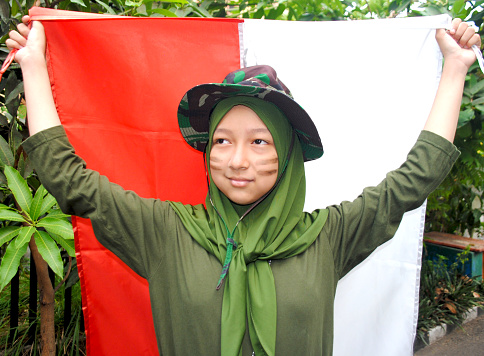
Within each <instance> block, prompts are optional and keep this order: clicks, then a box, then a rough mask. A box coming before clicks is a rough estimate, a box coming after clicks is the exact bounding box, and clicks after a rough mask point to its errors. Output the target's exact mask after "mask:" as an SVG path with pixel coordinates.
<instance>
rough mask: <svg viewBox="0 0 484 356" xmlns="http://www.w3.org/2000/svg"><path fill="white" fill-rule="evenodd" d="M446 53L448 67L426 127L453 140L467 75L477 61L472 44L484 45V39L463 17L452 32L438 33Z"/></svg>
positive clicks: (443, 31) (454, 21)
mask: <svg viewBox="0 0 484 356" xmlns="http://www.w3.org/2000/svg"><path fill="white" fill-rule="evenodd" d="M435 37H436V39H437V42H438V43H439V46H440V50H441V51H442V54H443V55H444V68H443V71H442V78H441V79H440V84H439V88H438V90H437V94H436V97H435V100H434V103H433V105H432V110H431V111H430V115H429V117H428V119H427V122H426V124H425V127H424V130H427V131H431V132H434V133H436V134H438V135H440V136H442V137H444V138H446V139H447V140H449V141H450V142H453V140H454V136H455V130H456V128H457V122H458V120H459V111H460V106H461V100H462V92H463V90H464V81H465V76H466V74H467V71H468V69H469V67H470V66H471V65H472V63H474V61H475V60H476V56H475V54H474V52H473V51H472V49H471V47H472V46H473V45H477V46H479V47H480V45H481V38H480V36H479V35H478V34H476V33H475V31H474V29H473V28H472V27H469V25H468V24H466V23H464V22H462V21H461V20H460V19H454V20H453V21H452V28H451V29H450V30H448V31H445V30H437V33H436V35H435Z"/></svg>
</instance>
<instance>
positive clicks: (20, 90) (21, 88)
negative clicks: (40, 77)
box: [5, 82, 24, 105]
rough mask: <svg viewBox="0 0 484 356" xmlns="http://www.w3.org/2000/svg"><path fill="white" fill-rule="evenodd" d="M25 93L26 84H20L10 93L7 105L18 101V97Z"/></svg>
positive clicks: (6, 101)
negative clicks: (15, 100)
mask: <svg viewBox="0 0 484 356" xmlns="http://www.w3.org/2000/svg"><path fill="white" fill-rule="evenodd" d="M23 92H24V82H19V83H18V84H17V86H16V87H15V89H13V90H12V91H11V92H10V93H8V95H7V98H6V99H5V105H7V104H10V103H11V102H12V100H14V99H17V98H18V96H19V95H20V94H21V93H23Z"/></svg>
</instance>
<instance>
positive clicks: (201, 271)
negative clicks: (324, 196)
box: [24, 126, 459, 356]
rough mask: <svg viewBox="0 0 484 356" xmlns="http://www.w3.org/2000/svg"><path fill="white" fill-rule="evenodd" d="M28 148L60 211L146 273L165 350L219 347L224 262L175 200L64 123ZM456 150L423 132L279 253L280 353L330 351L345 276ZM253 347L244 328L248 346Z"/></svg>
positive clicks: (200, 351) (246, 351)
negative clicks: (290, 250) (129, 176)
mask: <svg viewBox="0 0 484 356" xmlns="http://www.w3.org/2000/svg"><path fill="white" fill-rule="evenodd" d="M24 148H25V150H26V151H27V153H28V155H29V156H30V158H31V159H32V161H33V162H34V165H35V169H36V171H37V174H38V175H39V177H40V180H41V181H42V183H43V184H44V186H45V187H46V188H47V190H48V191H49V192H51V193H52V194H53V195H54V196H55V197H56V199H57V201H58V203H59V205H60V207H61V208H62V210H63V211H64V212H65V213H67V214H73V215H77V216H80V217H84V218H90V219H91V222H92V225H93V228H94V232H95V234H96V237H97V238H98V240H99V241H100V242H101V243H102V244H103V245H104V246H105V247H106V248H108V249H109V250H111V251H112V252H114V253H115V254H116V255H117V256H118V257H119V258H120V259H121V260H123V261H124V262H125V263H126V264H127V265H128V266H130V267H131V268H132V269H133V270H134V271H135V272H136V273H138V274H139V275H141V276H142V277H144V278H146V279H147V280H148V282H149V290H150V297H151V308H152V312H153V319H154V323H155V331H156V336H157V341H158V348H159V351H160V354H164V355H217V354H219V353H220V318H221V316H220V315H221V306H222V295H223V290H219V291H216V290H215V286H214V281H217V280H218V278H219V275H220V268H221V265H220V262H219V261H218V260H217V259H216V258H215V257H214V256H212V255H210V254H208V253H207V251H205V250H204V249H203V248H202V247H201V246H200V245H198V244H197V242H195V241H194V240H193V239H192V238H191V236H190V235H189V234H188V232H187V231H186V229H185V227H184V226H183V224H182V223H181V221H180V219H179V218H178V216H177V215H176V213H175V212H174V211H173V209H172V208H171V207H170V204H169V203H168V202H166V201H160V200H156V199H143V198H140V197H139V196H138V195H136V193H134V192H132V191H126V190H124V189H122V188H121V187H120V186H118V185H116V184H113V183H110V182H109V181H108V179H107V178H106V177H104V176H101V175H99V174H98V173H97V172H95V171H92V170H88V169H86V168H85V163H84V161H83V160H82V159H81V158H79V157H78V156H76V155H75V154H74V149H73V148H72V146H71V145H70V143H69V141H68V139H67V137H66V135H65V132H64V129H63V127H61V126H57V127H54V128H51V129H48V130H45V131H42V132H40V133H38V134H36V135H34V136H32V137H31V138H29V139H28V140H27V141H26V142H25V143H24ZM458 155H459V152H458V151H457V149H456V148H455V147H454V146H453V145H452V144H451V143H450V142H448V141H447V140H445V139H443V138H441V137H440V136H437V135H435V134H433V133H431V132H426V131H423V132H422V133H421V135H420V137H419V139H418V141H417V143H416V144H415V146H414V147H413V148H412V150H411V151H410V153H409V155H408V158H407V161H406V162H405V163H404V164H403V165H402V166H401V167H400V168H399V169H397V170H395V171H392V172H390V173H388V174H387V176H386V178H385V179H384V180H383V181H382V182H381V183H380V184H379V185H378V186H376V187H370V188H366V189H364V191H363V193H362V194H361V195H360V196H359V197H357V198H356V199H355V200H354V201H353V202H343V203H341V204H340V205H335V206H330V207H328V209H329V216H328V221H327V223H326V224H325V225H324V227H323V230H322V231H321V233H320V235H319V237H318V238H317V239H316V241H315V242H314V244H313V245H312V246H311V247H310V248H308V249H307V250H306V251H305V252H304V253H302V254H300V255H297V256H295V257H292V258H289V259H286V260H274V261H272V263H271V268H272V271H273V275H274V279H275V284H276V293H277V339H276V354H277V355H331V354H332V349H333V307H334V296H335V292H336V285H337V283H338V280H339V279H340V278H341V277H342V276H344V275H345V274H346V273H347V272H348V271H350V270H351V269H352V268H353V267H355V266H356V265H357V264H358V263H360V262H361V261H363V260H364V259H365V258H366V257H367V256H368V255H370V254H371V252H372V251H373V250H374V249H375V248H376V247H378V246H379V245H381V244H382V243H384V242H385V241H387V240H388V239H390V238H391V237H392V236H393V235H394V234H395V231H396V230H397V228H398V226H399V224H400V221H401V219H402V215H403V214H404V213H405V212H406V211H409V210H412V209H415V208H417V207H419V206H420V205H421V204H422V203H423V202H424V201H425V199H426V197H427V196H428V194H429V193H430V192H432V191H433V190H434V189H435V188H436V187H437V186H438V185H439V184H440V182H441V181H442V180H443V179H444V177H445V176H446V175H447V173H448V172H449V170H450V169H451V167H452V165H453V163H454V162H455V160H456V159H457V157H458ZM301 276H304V278H302V277H301ZM251 354H252V349H251V345H250V341H249V339H248V336H247V333H246V337H245V340H244V344H243V355H244V356H245V355H251Z"/></svg>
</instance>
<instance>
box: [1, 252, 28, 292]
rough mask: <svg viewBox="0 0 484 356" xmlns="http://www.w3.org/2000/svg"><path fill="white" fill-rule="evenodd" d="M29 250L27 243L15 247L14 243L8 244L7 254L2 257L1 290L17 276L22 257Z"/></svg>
mask: <svg viewBox="0 0 484 356" xmlns="http://www.w3.org/2000/svg"><path fill="white" fill-rule="evenodd" d="M26 252H27V244H25V245H23V246H22V248H15V246H14V244H10V245H8V246H7V250H6V251H5V255H4V256H3V258H2V265H1V266H0V291H1V290H2V289H3V288H4V287H5V286H6V285H7V284H8V282H10V280H11V279H12V278H13V276H15V274H16V273H17V270H18V266H19V265H20V259H21V258H22V256H23V255H25V253H26Z"/></svg>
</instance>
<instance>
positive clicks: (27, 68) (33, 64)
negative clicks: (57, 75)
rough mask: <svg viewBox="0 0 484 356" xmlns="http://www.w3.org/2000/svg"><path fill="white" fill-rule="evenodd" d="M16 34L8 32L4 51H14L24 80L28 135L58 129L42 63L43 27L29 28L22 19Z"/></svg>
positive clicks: (37, 23) (58, 123)
mask: <svg viewBox="0 0 484 356" xmlns="http://www.w3.org/2000/svg"><path fill="white" fill-rule="evenodd" d="M22 21H23V23H21V24H19V25H18V27H17V28H18V32H17V31H11V32H10V38H9V39H7V41H6V44H7V47H8V48H9V49H10V50H12V49H17V50H18V52H17V53H16V55H15V60H16V61H17V62H18V63H19V64H20V68H21V69H22V74H23V79H24V90H25V100H26V104H27V116H28V125H29V132H30V135H34V134H35V133H37V132H39V131H42V130H45V129H48V128H50V127H53V126H57V125H60V124H61V123H60V120H59V116H58V115H57V111H56V108H55V103H54V98H53V96H52V90H51V87H50V81H49V75H48V72H47V63H46V60H45V47H46V40H45V33H44V27H43V26H42V24H41V23H40V22H38V21H33V22H32V27H31V28H29V26H28V23H29V22H30V17H29V16H24V17H23V19H22Z"/></svg>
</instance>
